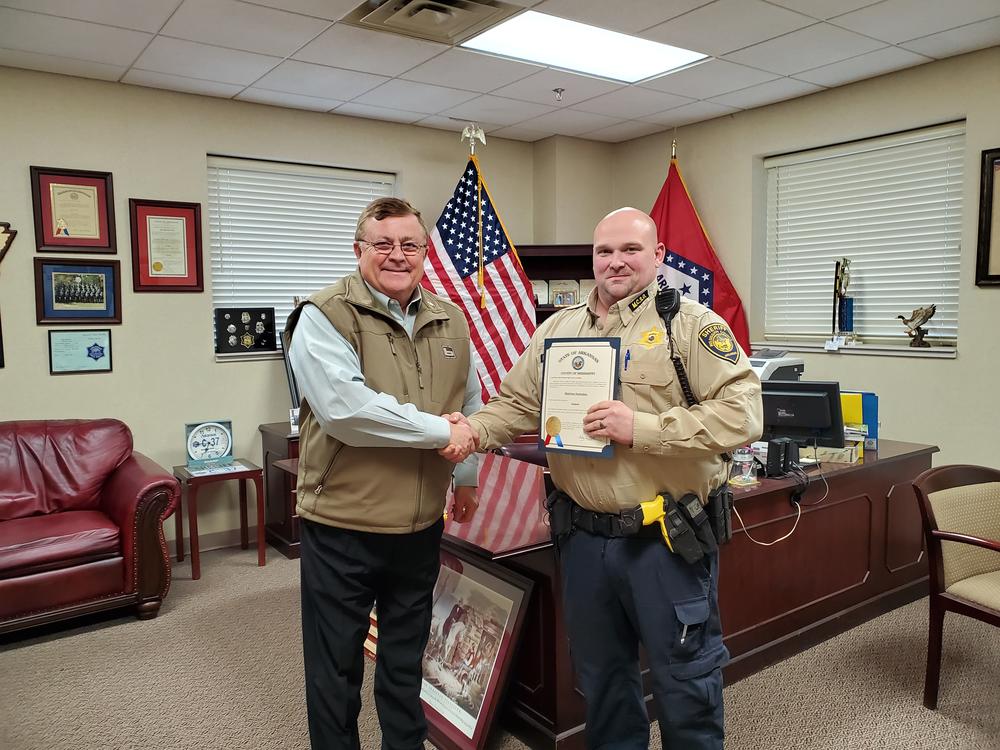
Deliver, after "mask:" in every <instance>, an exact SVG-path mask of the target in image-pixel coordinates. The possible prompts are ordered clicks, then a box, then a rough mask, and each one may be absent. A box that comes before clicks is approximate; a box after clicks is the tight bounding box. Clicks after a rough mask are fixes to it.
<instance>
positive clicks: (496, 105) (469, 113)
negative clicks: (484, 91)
mask: <svg viewBox="0 0 1000 750" xmlns="http://www.w3.org/2000/svg"><path fill="white" fill-rule="evenodd" d="M554 109H555V107H546V106H545V105H544V104H535V103H533V102H522V101H518V100H516V99H505V98H503V97H501V96H492V95H487V96H479V97H476V98H475V99H470V100H469V101H467V102H464V103H462V104H459V105H458V106H457V107H452V108H451V109H447V110H445V111H444V112H442V113H441V114H443V115H447V116H449V117H458V118H461V119H464V120H471V121H474V122H478V121H479V120H482V121H483V122H492V123H495V124H496V125H513V124H514V123H517V122H521V121H522V120H527V119H530V118H532V117H538V116H539V115H543V114H545V113H546V112H552V111H553V110H554Z"/></svg>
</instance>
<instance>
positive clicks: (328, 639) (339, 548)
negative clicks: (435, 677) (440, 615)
mask: <svg viewBox="0 0 1000 750" xmlns="http://www.w3.org/2000/svg"><path fill="white" fill-rule="evenodd" d="M443 528H444V523H443V522H442V521H438V522H437V523H436V524H434V525H433V526H431V527H429V528H427V529H424V530H423V531H418V532H416V533H413V534H373V533H366V532H362V531H351V530H349V529H340V528H336V527H333V526H326V525H324V524H320V523H313V522H310V521H306V520H304V519H303V521H302V525H301V553H302V559H301V569H302V651H303V657H304V659H305V673H306V707H307V709H308V714H309V737H310V740H311V742H312V749H313V750H358V748H359V747H360V741H359V737H358V713H359V712H360V711H361V682H362V679H363V678H364V641H365V636H366V635H367V633H368V615H369V613H370V612H371V608H372V603H373V602H374V603H377V606H378V648H377V649H376V660H375V707H376V710H377V711H378V720H379V725H380V726H381V728H382V748H383V750H417V749H418V748H422V747H423V742H424V738H425V737H426V736H427V722H426V719H425V718H424V710H423V706H422V705H421V702H420V685H421V680H422V677H423V675H422V671H421V670H422V661H423V655H424V647H425V646H426V645H427V638H428V635H429V634H430V626H431V606H432V603H433V593H434V584H435V582H436V581H437V577H438V571H439V569H440V543H441V531H442V529H443Z"/></svg>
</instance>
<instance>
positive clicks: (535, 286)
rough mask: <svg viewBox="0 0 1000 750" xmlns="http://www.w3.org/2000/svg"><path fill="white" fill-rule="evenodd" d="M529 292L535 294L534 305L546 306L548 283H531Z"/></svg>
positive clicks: (547, 302) (547, 301)
mask: <svg viewBox="0 0 1000 750" xmlns="http://www.w3.org/2000/svg"><path fill="white" fill-rule="evenodd" d="M531 291H532V292H534V294H535V304H536V305H547V304H549V282H547V281H532V282H531Z"/></svg>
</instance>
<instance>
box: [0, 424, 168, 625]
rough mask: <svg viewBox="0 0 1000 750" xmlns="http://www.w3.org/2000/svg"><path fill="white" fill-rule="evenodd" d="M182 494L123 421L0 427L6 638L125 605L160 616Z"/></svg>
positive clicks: (0, 579) (1, 599) (1, 614)
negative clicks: (137, 448) (170, 537)
mask: <svg viewBox="0 0 1000 750" xmlns="http://www.w3.org/2000/svg"><path fill="white" fill-rule="evenodd" d="M179 491H180V488H179V486H178V484H177V480H176V479H174V478H173V477H172V476H171V475H170V474H169V473H167V472H166V471H165V470H164V469H162V468H161V467H160V466H158V465H157V464H155V463H153V461H151V460H150V459H148V458H146V457H145V456H143V455H142V454H141V453H136V452H134V451H133V450H132V433H131V431H130V430H129V428H128V427H127V426H126V425H125V424H123V423H122V422H119V421H118V420H117V419H89V420H47V421H25V422H0V633H6V632H10V631H14V630H20V629H22V628H28V627H32V626H35V625H41V624H44V623H48V622H52V621H55V620H63V619H66V618H70V617H76V616H78V615H83V614H89V613H92V612H97V611H100V610H106V609H117V608H121V607H135V611H136V614H137V616H138V617H139V618H140V619H148V618H151V617H156V614H157V612H158V611H159V609H160V604H161V603H162V601H163V598H164V597H165V596H166V594H167V590H168V589H169V588H170V557H169V555H168V553H167V546H166V541H165V540H164V538H163V520H164V519H165V518H167V517H168V516H169V515H170V514H171V513H172V512H173V510H174V508H175V506H176V505H177V498H178V495H179Z"/></svg>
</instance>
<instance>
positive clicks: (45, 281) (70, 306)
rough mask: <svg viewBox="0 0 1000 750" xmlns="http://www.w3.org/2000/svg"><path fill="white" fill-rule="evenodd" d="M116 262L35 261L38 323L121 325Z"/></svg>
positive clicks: (54, 259) (119, 291) (36, 316)
mask: <svg viewBox="0 0 1000 750" xmlns="http://www.w3.org/2000/svg"><path fill="white" fill-rule="evenodd" d="M119 271H120V264H119V262H118V261H117V260H93V259H81V260H76V259H73V258H35V322H36V323H38V324H39V325H46V324H51V323H55V324H59V325H67V324H77V323H82V324H88V323H89V324H93V323H95V322H96V323H121V322H122V297H121V283H120V273H119Z"/></svg>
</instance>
